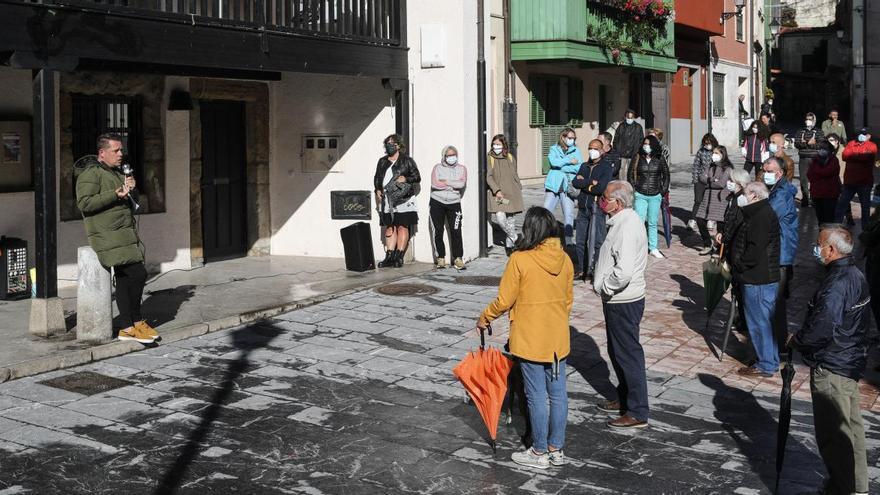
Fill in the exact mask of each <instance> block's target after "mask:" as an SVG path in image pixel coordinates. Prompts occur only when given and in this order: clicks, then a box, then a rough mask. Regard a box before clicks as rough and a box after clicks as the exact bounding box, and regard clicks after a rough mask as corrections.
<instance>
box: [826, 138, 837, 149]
mask: <svg viewBox="0 0 880 495" xmlns="http://www.w3.org/2000/svg"><path fill="white" fill-rule="evenodd" d="M828 144H830V145H831V146H833V147H835V148H837V141H835V140H833V139H832V140H830V141H828Z"/></svg>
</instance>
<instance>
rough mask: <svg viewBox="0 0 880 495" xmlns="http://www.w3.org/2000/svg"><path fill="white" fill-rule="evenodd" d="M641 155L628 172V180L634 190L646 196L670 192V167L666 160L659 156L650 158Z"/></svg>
mask: <svg viewBox="0 0 880 495" xmlns="http://www.w3.org/2000/svg"><path fill="white" fill-rule="evenodd" d="M647 158H648V157H647V156H645V155H641V154H640V155H639V156H638V158H637V159H636V160H633V162H632V163H630V165H629V170H628V171H627V175H628V177H627V178H626V180H628V181H629V183H630V184H632V185H633V189H635V191H636V192H637V193H639V194H644V195H645V196H656V195H658V194H666V193H668V192H669V165H668V164H667V163H666V160H664V159H663V158H661V157H659V156H654V157H651V158H650V161H648V159H647Z"/></svg>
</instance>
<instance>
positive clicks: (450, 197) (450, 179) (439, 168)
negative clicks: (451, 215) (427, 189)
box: [431, 160, 467, 205]
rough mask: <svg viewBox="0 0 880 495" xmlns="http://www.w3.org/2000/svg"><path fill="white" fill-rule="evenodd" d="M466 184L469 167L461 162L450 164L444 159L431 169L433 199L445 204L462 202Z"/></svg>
mask: <svg viewBox="0 0 880 495" xmlns="http://www.w3.org/2000/svg"><path fill="white" fill-rule="evenodd" d="M441 180H443V181H445V182H440V181H441ZM466 185H467V168H465V166H464V165H462V164H461V163H456V164H455V165H449V164H447V163H446V160H443V161H441V162H440V163H438V164H437V165H434V170H432V171H431V199H433V200H436V201H439V202H441V203H443V204H445V205H451V204H455V203H461V193H462V191H464V187H465V186H466Z"/></svg>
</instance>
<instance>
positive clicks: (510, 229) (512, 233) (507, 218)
mask: <svg viewBox="0 0 880 495" xmlns="http://www.w3.org/2000/svg"><path fill="white" fill-rule="evenodd" d="M514 215H516V213H509V214H508V213H504V212H503V211H497V212H495V213H493V214H492V215H491V216H490V217H489V218H490V219H491V220H492V223H494V224H495V225H497V226H498V227H500V228H501V230H503V231H504V233H505V234H506V235H507V239H505V241H504V245H505V246H507V247H509V248H512V247H513V243H515V242H516V223H514V218H513V217H514Z"/></svg>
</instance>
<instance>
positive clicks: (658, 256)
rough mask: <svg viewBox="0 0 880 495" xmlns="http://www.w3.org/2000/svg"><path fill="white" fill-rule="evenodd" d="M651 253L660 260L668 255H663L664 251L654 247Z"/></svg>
mask: <svg viewBox="0 0 880 495" xmlns="http://www.w3.org/2000/svg"><path fill="white" fill-rule="evenodd" d="M649 254H650V255H651V256H653V257H655V258H657V259H659V260H662V259H663V258H665V257H666V256H663V253H661V252H660V250H659V249H654V250H652V251H651V252H650V253H649Z"/></svg>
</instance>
